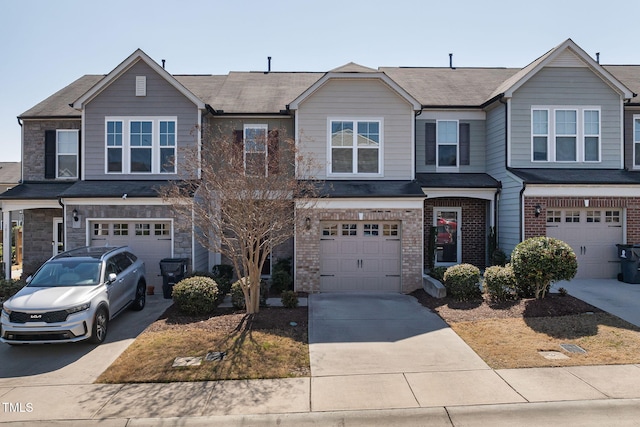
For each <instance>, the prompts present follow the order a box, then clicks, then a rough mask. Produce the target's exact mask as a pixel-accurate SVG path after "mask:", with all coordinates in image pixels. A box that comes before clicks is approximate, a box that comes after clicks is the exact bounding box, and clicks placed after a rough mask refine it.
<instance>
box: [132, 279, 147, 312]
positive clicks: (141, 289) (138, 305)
mask: <svg viewBox="0 0 640 427" xmlns="http://www.w3.org/2000/svg"><path fill="white" fill-rule="evenodd" d="M146 291H147V287H146V286H145V284H144V283H143V282H138V287H137V288H136V299H134V300H133V303H132V304H131V309H132V310H135V311H140V310H142V309H143V308H144V305H145V303H146V302H147V294H146Z"/></svg>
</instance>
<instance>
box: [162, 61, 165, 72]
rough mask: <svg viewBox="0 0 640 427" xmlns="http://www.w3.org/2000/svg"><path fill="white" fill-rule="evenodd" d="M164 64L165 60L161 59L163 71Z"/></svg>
mask: <svg viewBox="0 0 640 427" xmlns="http://www.w3.org/2000/svg"><path fill="white" fill-rule="evenodd" d="M164 62H165V60H164V59H163V60H162V69H163V70H164Z"/></svg>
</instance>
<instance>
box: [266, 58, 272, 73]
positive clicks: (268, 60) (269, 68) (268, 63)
mask: <svg viewBox="0 0 640 427" xmlns="http://www.w3.org/2000/svg"><path fill="white" fill-rule="evenodd" d="M270 72H271V57H270V56H267V73H270Z"/></svg>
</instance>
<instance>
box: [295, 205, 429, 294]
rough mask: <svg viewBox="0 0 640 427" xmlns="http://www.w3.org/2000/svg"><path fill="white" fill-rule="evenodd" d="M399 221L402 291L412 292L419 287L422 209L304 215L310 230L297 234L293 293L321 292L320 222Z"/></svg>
mask: <svg viewBox="0 0 640 427" xmlns="http://www.w3.org/2000/svg"><path fill="white" fill-rule="evenodd" d="M359 213H362V214H363V216H362V221H400V222H401V234H402V242H401V251H402V253H401V283H402V285H401V286H402V288H401V291H402V292H403V293H409V292H413V291H414V290H416V289H419V288H421V287H422V210H421V209H388V210H384V211H380V210H373V209H326V210H314V211H313V212H305V214H304V216H305V217H309V218H310V220H311V227H310V229H309V230H307V229H306V227H305V226H299V227H297V230H296V240H295V246H296V251H295V252H296V253H295V264H296V273H295V289H296V290H297V291H302V292H319V291H320V231H321V230H320V222H321V221H360V217H359V215H358V214H359Z"/></svg>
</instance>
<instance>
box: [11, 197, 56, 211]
mask: <svg viewBox="0 0 640 427" xmlns="http://www.w3.org/2000/svg"><path fill="white" fill-rule="evenodd" d="M0 208H1V209H2V211H20V210H29V209H62V206H60V203H58V200H49V199H43V200H3V201H2V202H1V203H0Z"/></svg>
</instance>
